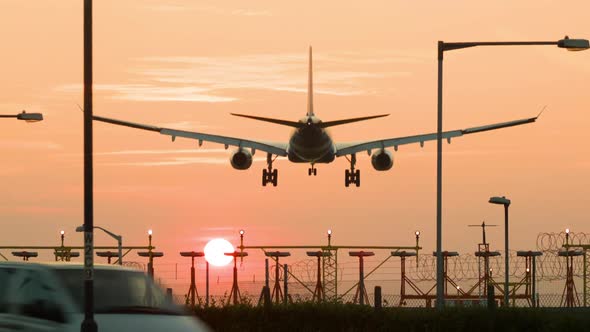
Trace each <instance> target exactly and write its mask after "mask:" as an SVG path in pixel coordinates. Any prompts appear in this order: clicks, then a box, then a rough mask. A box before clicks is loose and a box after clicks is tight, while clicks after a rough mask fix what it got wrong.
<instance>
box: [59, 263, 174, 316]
mask: <svg viewBox="0 0 590 332" xmlns="http://www.w3.org/2000/svg"><path fill="white" fill-rule="evenodd" d="M55 271H56V273H57V275H58V277H59V278H60V279H61V280H62V282H63V283H64V285H65V286H66V288H67V289H68V290H69V292H70V294H71V296H72V299H73V300H74V301H75V303H76V305H77V306H78V308H79V310H80V311H84V271H83V270H82V269H56V270H55ZM94 311H95V312H97V313H142V314H169V315H181V314H183V312H182V310H180V308H178V306H176V305H174V304H173V303H172V302H171V301H170V300H169V299H167V298H166V296H165V295H164V292H162V290H161V289H160V288H159V287H158V286H156V285H155V284H154V283H153V282H152V280H151V279H150V278H149V277H147V276H146V275H145V274H144V273H143V272H139V271H126V270H114V269H113V270H110V269H95V270H94Z"/></svg>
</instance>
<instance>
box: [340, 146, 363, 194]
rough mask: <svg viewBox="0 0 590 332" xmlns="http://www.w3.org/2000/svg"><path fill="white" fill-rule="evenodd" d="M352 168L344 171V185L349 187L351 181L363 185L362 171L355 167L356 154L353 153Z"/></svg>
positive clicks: (351, 157) (351, 158)
mask: <svg viewBox="0 0 590 332" xmlns="http://www.w3.org/2000/svg"><path fill="white" fill-rule="evenodd" d="M349 161H350V169H349V170H348V169H347V170H346V171H345V172H344V186H346V187H348V186H350V184H351V183H354V184H355V185H356V186H357V187H360V186H361V171H360V170H358V169H354V165H355V164H356V155H355V154H354V153H353V154H352V155H350V159H349Z"/></svg>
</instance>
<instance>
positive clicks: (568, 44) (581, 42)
mask: <svg viewBox="0 0 590 332" xmlns="http://www.w3.org/2000/svg"><path fill="white" fill-rule="evenodd" d="M531 45H553V46H557V47H559V48H565V49H567V50H569V51H582V50H586V49H588V48H590V43H589V42H588V40H587V39H570V38H569V37H568V36H565V38H564V39H560V40H558V41H516V42H458V43H457V42H454V43H453V42H452V43H445V42H444V41H438V90H437V91H438V92H437V94H438V98H437V129H436V140H437V144H436V303H437V307H440V308H442V306H444V286H443V278H444V272H443V255H442V138H443V137H442V127H443V123H442V77H443V59H444V52H445V51H452V50H457V49H462V48H468V47H475V46H531ZM533 119H534V118H533ZM533 119H530V122H532V121H534V120H533Z"/></svg>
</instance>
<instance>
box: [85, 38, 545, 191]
mask: <svg viewBox="0 0 590 332" xmlns="http://www.w3.org/2000/svg"><path fill="white" fill-rule="evenodd" d="M231 114H232V115H234V116H239V117H244V118H249V119H254V120H259V121H266V122H271V123H275V124H279V125H283V126H288V127H292V128H294V131H293V133H292V134H291V137H290V139H289V142H288V143H276V142H265V141H254V140H249V139H243V138H236V137H227V136H220V135H211V134H205V133H199V132H193V131H184V130H176V129H169V128H160V127H156V126H150V125H144V124H139V123H133V122H128V121H122V120H117V119H112V118H106V117H102V116H94V120H97V121H102V122H107V123H111V124H115V125H121V126H127V127H131V128H137V129H143V130H149V131H155V132H159V133H160V134H162V135H168V136H171V137H172V141H174V139H175V138H176V137H185V138H190V139H195V140H197V141H198V142H199V146H201V145H202V144H203V142H204V141H206V142H213V143H220V144H224V145H225V148H226V149H227V148H228V147H229V146H235V147H237V149H236V150H235V151H234V152H233V154H232V156H231V158H230V163H231V165H232V167H233V168H235V169H238V170H245V169H248V168H250V166H252V156H253V155H254V153H255V152H256V150H260V151H264V152H266V156H267V158H266V161H267V168H266V169H263V170H262V185H263V186H266V185H267V184H268V183H272V185H273V186H276V185H277V180H278V170H277V169H273V167H272V165H273V162H274V161H275V160H276V158H277V157H278V156H281V157H288V159H289V161H291V162H294V163H307V164H310V166H311V167H310V168H309V169H308V175H310V176H311V175H314V176H315V175H317V169H316V168H315V165H316V164H327V163H331V162H332V161H334V159H336V157H345V158H346V159H348V161H349V162H350V169H347V170H346V171H345V176H344V184H345V186H346V187H348V186H349V185H350V184H355V185H356V186H357V187H358V186H360V184H361V176H360V170H358V169H356V168H355V166H356V154H357V153H359V152H367V153H368V154H369V155H371V163H372V165H373V167H374V168H375V170H377V171H387V170H389V169H391V168H392V167H393V155H392V154H391V152H390V151H388V150H386V149H385V148H388V147H393V148H394V150H395V151H397V149H398V146H400V145H404V144H411V143H420V145H421V146H424V142H425V141H432V140H436V139H437V135H436V133H430V134H421V135H414V136H406V137H395V138H387V139H380V140H374V141H361V142H351V143H335V142H334V141H333V140H332V138H331V137H330V135H329V134H328V132H327V131H326V128H328V127H333V126H338V125H342V124H347V123H352V122H357V121H364V120H369V119H375V118H380V117H384V116H388V115H389V114H381V115H373V116H365V117H359V118H351V119H343V120H336V121H326V122H323V121H321V120H320V119H319V118H318V117H317V116H316V115H315V113H314V110H313V78H312V52H311V47H310V48H309V73H308V91H307V113H306V115H305V117H304V118H302V119H300V120H299V121H289V120H280V119H272V118H265V117H260V116H252V115H244V114H235V113H231ZM537 118H538V116H536V117H533V118H527V119H521V120H514V121H508V122H502V123H495V124H490V125H485V126H479V127H472V128H467V129H459V130H451V131H445V132H443V133H442V138H443V139H446V140H447V141H448V143H450V142H451V139H452V138H455V137H460V136H463V135H467V134H474V133H479V132H484V131H488V130H496V129H500V128H506V127H512V126H519V125H523V124H527V123H531V122H535V121H536V120H537ZM349 156H350V157H349Z"/></svg>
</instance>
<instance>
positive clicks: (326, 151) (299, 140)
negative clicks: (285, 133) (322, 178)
mask: <svg viewBox="0 0 590 332" xmlns="http://www.w3.org/2000/svg"><path fill="white" fill-rule="evenodd" d="M299 122H301V123H304V124H305V125H304V126H301V127H300V128H297V129H296V130H295V131H294V132H293V133H292V134H291V138H290V139H289V151H288V152H289V154H288V156H289V160H290V161H292V162H294V163H312V164H316V163H330V162H332V161H334V159H335V155H336V149H335V147H334V142H333V141H332V138H331V137H330V135H329V134H328V132H327V131H326V130H325V129H324V128H321V127H320V126H319V124H320V123H321V120H319V119H318V118H316V117H315V116H309V117H305V118H303V119H301V120H299Z"/></svg>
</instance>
